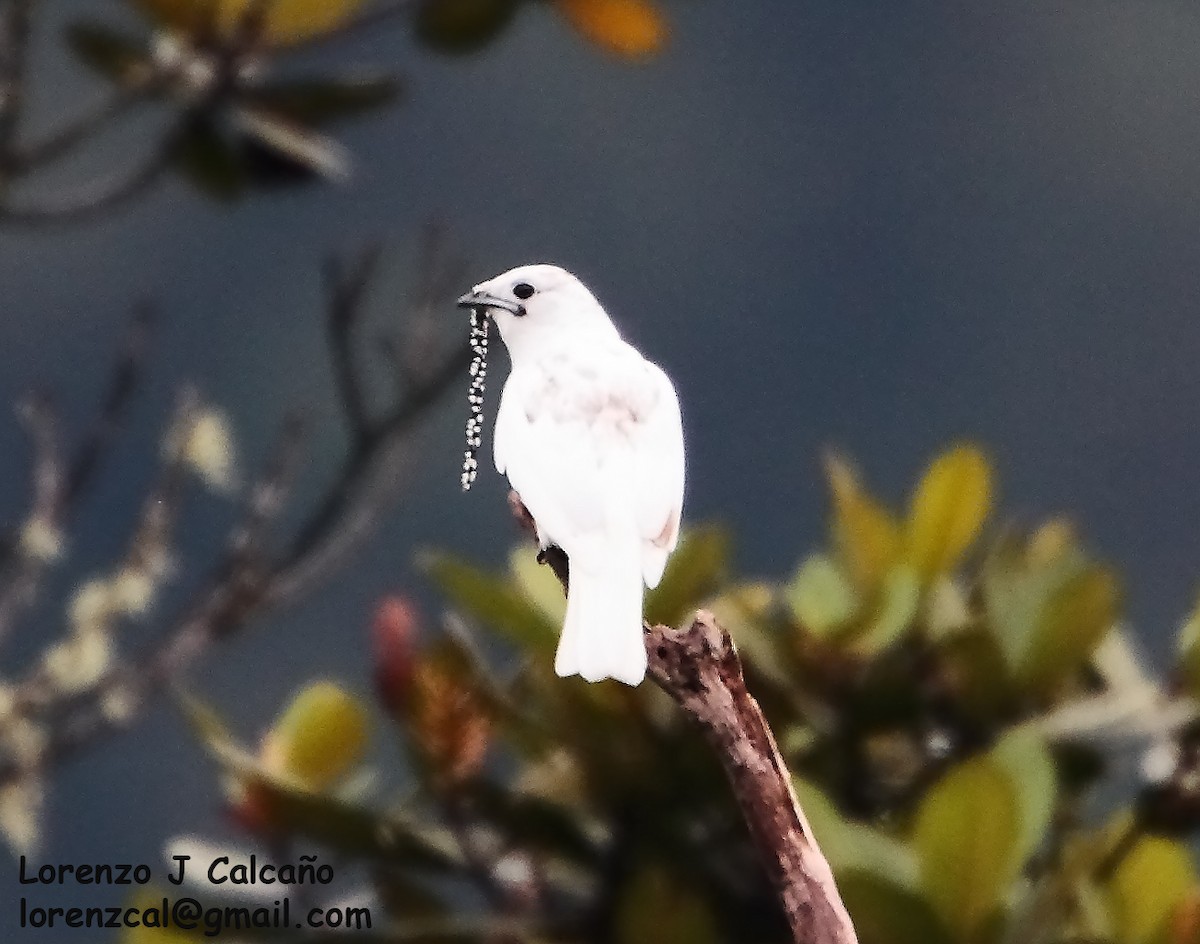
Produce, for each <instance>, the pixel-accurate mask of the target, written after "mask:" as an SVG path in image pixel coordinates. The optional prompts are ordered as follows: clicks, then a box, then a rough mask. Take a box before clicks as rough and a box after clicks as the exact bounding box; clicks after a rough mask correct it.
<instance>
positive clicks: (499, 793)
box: [463, 780, 600, 866]
mask: <svg viewBox="0 0 1200 944" xmlns="http://www.w3.org/2000/svg"><path fill="white" fill-rule="evenodd" d="M463 792H464V795H465V796H467V797H469V798H470V800H471V811H472V813H473V814H475V815H477V816H478V817H479V818H480V819H481V820H483V821H485V822H488V823H490V824H492V825H493V826H495V827H496V828H497V830H498V832H499V833H500V834H501V835H503V836H504V837H505V841H506V842H509V843H511V844H512V845H514V846H517V847H519V848H522V849H530V850H537V851H538V852H541V853H549V854H551V855H554V856H558V857H560V858H562V859H564V860H567V861H569V862H574V863H576V864H580V865H586V866H597V865H599V862H600V857H599V854H598V852H597V850H596V848H595V846H594V845H593V843H592V842H591V840H589V839H588V837H587V835H586V833H585V831H584V828H583V824H582V822H581V821H580V818H579V817H580V814H578V813H573V812H572V811H571V810H569V809H567V808H566V807H563V806H560V805H559V804H557V803H553V802H551V801H549V800H546V799H543V798H541V797H537V796H533V795H530V794H524V795H522V794H518V793H514V792H513V791H512V790H511V789H509V787H508V785H504V786H500V785H498V784H495V783H491V782H489V781H485V780H475V781H472V782H471V783H469V784H466V785H465V786H464V788H463Z"/></svg>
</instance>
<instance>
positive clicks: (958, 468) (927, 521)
mask: <svg viewBox="0 0 1200 944" xmlns="http://www.w3.org/2000/svg"><path fill="white" fill-rule="evenodd" d="M991 502H992V469H991V465H990V464H989V463H988V460H987V458H986V457H985V456H984V455H983V453H982V452H981V451H980V450H979V449H978V448H977V447H975V446H973V445H971V444H969V443H964V444H962V445H959V446H955V447H953V448H952V449H950V450H948V451H947V452H944V453H942V454H941V455H940V456H938V457H937V458H936V459H934V461H933V463H932V464H931V465H930V466H929V468H928V469H927V470H926V472H925V475H924V476H923V477H922V479H921V482H920V484H919V485H918V486H917V490H916V493H915V494H914V495H913V499H912V504H911V506H910V508H909V513H908V534H907V548H906V549H907V554H908V560H909V562H910V563H911V564H912V565H913V566H914V567H915V568H916V569H917V571H918V572H919V573H920V574H921V575H922V576H923V577H925V578H929V577H933V576H935V575H937V574H940V573H945V572H946V571H948V570H950V569H951V568H953V567H954V565H955V564H957V563H958V560H959V558H960V557H962V554H963V552H964V551H966V549H967V548H968V547H970V546H971V544H972V542H974V540H975V539H976V538H977V537H978V536H979V530H980V528H981V527H982V526H983V522H984V519H986V518H987V515H988V511H989V509H990V508H991Z"/></svg>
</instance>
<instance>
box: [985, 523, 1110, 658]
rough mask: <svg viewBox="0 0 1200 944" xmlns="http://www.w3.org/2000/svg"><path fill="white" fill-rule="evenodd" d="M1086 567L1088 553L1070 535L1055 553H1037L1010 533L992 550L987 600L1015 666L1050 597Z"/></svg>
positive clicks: (987, 571)
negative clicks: (1010, 536) (1030, 550)
mask: <svg viewBox="0 0 1200 944" xmlns="http://www.w3.org/2000/svg"><path fill="white" fill-rule="evenodd" d="M1031 544H1032V541H1031ZM1086 567H1087V558H1086V556H1085V555H1084V553H1083V551H1082V549H1080V548H1079V546H1078V545H1077V544H1076V543H1075V542H1074V541H1073V540H1071V539H1070V538H1064V539H1063V540H1061V541H1060V542H1059V543H1058V546H1057V548H1056V550H1055V552H1054V553H1052V554H1046V553H1042V554H1036V555H1035V554H1033V553H1031V552H1029V551H1027V550H1026V548H1025V547H1024V546H1023V545H1022V544H1021V543H1020V542H1018V541H1017V540H1016V539H1013V538H1009V539H1006V540H1004V541H1002V542H1000V544H999V545H998V546H997V547H996V548H994V549H993V550H992V552H991V553H990V554H989V555H988V557H987V560H986V561H985V563H984V567H983V598H984V603H985V606H986V610H987V615H988V621H989V624H990V626H991V629H992V631H993V633H994V635H995V637H996V642H997V643H998V644H999V646H1000V650H1001V652H1003V654H1004V658H1005V661H1006V662H1007V663H1008V665H1009V666H1010V667H1011V668H1014V669H1015V668H1016V667H1017V666H1018V665H1020V664H1021V663H1022V662H1023V661H1024V660H1025V657H1026V654H1027V653H1028V651H1029V647H1030V645H1031V641H1032V639H1033V637H1034V634H1035V633H1036V631H1037V626H1038V623H1039V621H1040V620H1041V616H1042V611H1043V610H1044V609H1045V607H1046V604H1047V602H1048V601H1049V599H1050V597H1051V596H1052V595H1053V594H1054V593H1055V591H1056V590H1058V589H1059V588H1060V587H1061V586H1062V585H1063V584H1065V583H1066V582H1067V581H1069V580H1070V579H1072V578H1073V577H1075V576H1077V575H1078V574H1080V573H1082V572H1083V570H1084V569H1085V568H1086Z"/></svg>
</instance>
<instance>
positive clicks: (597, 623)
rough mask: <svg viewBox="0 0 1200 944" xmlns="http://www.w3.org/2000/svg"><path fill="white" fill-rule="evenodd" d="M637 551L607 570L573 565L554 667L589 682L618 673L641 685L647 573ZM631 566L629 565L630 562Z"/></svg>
mask: <svg viewBox="0 0 1200 944" xmlns="http://www.w3.org/2000/svg"><path fill="white" fill-rule="evenodd" d="M638 564H639V561H638V558H637V556H636V555H629V556H628V557H626V559H625V560H624V561H621V562H616V563H613V564H607V563H606V565H605V566H604V567H603V569H601V570H597V571H588V570H585V569H584V568H582V567H580V568H572V570H571V585H570V588H569V590H568V592H567V616H566V621H565V622H564V624H563V632H562V638H561V639H560V640H559V642H558V654H557V656H556V657H555V659H554V671H555V672H557V673H558V674H559V675H575V674H576V673H578V674H579V675H582V676H583V677H584V678H585V679H587V680H588V681H589V682H598V681H600V680H601V679H606V678H614V679H617V680H618V681H621V682H624V683H625V684H626V685H637V684H638V683H639V682H641V681H642V679H643V678H645V677H646V646H645V643H644V642H643V641H642V575H641V571H640V568H639V566H638ZM626 565H628V566H626Z"/></svg>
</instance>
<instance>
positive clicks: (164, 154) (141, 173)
mask: <svg viewBox="0 0 1200 944" xmlns="http://www.w3.org/2000/svg"><path fill="white" fill-rule="evenodd" d="M173 141H174V137H173V135H167V136H166V137H165V138H164V139H163V140H162V141H160V142H159V144H158V145H157V146H156V147H155V148H154V149H153V150H152V151H151V152H150V154H149V155H148V156H147V157H145V158H144V159H143V160H142V162H141V163H140V164H138V165H137V166H135V167H134V168H133V170H131V171H122V172H121V173H119V174H116V175H113V176H112V177H109V178H107V179H104V180H97V181H95V182H93V183H91V184H88V185H86V186H84V187H83V188H82V189H80V190H79V191H78V192H76V193H74V194H70V195H67V196H61V195H58V196H55V197H54V198H53V199H51V200H47V201H45V202H42V203H28V204H25V205H20V204H7V205H0V222H6V223H16V224H20V225H24V226H37V225H46V224H54V223H77V222H80V221H81V220H85V219H88V218H90V217H93V216H96V215H97V214H99V213H103V212H105V211H106V210H111V209H113V208H115V207H118V206H120V205H121V204H123V203H126V202H128V201H129V200H132V199H134V198H135V197H139V196H141V195H142V194H144V193H146V192H147V191H149V190H150V189H151V188H152V187H153V186H154V185H155V184H156V183H158V181H159V180H160V179H161V178H162V176H163V174H165V173H166V171H167V170H168V169H169V168H170V166H171V159H172V156H173Z"/></svg>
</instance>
